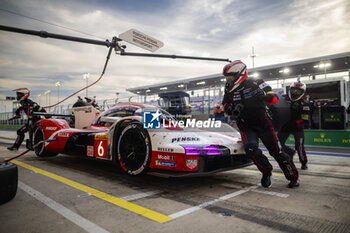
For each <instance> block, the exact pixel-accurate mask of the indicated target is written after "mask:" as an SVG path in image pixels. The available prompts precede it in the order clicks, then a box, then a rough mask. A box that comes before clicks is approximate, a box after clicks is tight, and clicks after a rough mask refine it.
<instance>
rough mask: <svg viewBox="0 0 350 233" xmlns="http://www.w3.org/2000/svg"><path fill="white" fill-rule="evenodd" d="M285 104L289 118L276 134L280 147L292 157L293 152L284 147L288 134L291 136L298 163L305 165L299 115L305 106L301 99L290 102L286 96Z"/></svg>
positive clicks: (305, 158) (301, 122)
mask: <svg viewBox="0 0 350 233" xmlns="http://www.w3.org/2000/svg"><path fill="white" fill-rule="evenodd" d="M285 98H286V101H287V103H289V104H290V110H291V118H290V119H289V121H287V122H286V123H285V124H284V125H283V126H282V128H281V130H280V131H279V132H278V139H279V141H280V143H281V145H282V148H283V150H284V151H285V152H286V153H288V154H290V155H292V154H294V151H293V150H292V149H291V148H289V147H288V146H286V145H285V142H286V140H287V139H288V137H289V135H290V134H293V136H294V141H295V150H296V151H297V152H298V156H299V161H300V163H301V164H302V165H306V163H307V157H306V153H305V147H304V141H305V138H304V123H303V120H302V117H301V115H302V114H303V113H304V110H303V109H304V108H303V107H304V106H305V105H306V103H305V101H304V100H303V99H300V100H297V101H291V100H290V99H289V98H288V96H285Z"/></svg>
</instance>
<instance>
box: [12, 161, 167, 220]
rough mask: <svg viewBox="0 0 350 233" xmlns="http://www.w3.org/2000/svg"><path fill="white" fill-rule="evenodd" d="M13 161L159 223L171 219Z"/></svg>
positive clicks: (17, 162)
mask: <svg viewBox="0 0 350 233" xmlns="http://www.w3.org/2000/svg"><path fill="white" fill-rule="evenodd" d="M12 162H13V163H15V164H17V165H19V166H21V167H24V168H27V169H29V170H31V171H35V172H37V173H39V174H41V175H44V176H47V177H49V178H51V179H54V180H56V181H59V182H61V183H64V184H66V185H69V186H71V187H73V188H76V189H78V190H80V191H83V192H85V193H90V194H91V195H92V196H95V197H97V198H100V199H102V200H104V201H107V202H109V203H112V204H114V205H116V206H119V207H121V208H123V209H126V210H128V211H131V212H134V213H136V214H139V215H142V216H144V217H146V218H149V219H151V220H154V221H156V222H159V223H164V222H168V221H170V220H172V218H171V217H169V216H166V215H164V214H161V213H158V212H156V211H153V210H150V209H147V208H144V207H142V206H139V205H136V204H133V203H131V202H128V201H125V200H123V199H121V198H118V197H115V196H112V195H110V194H107V193H104V192H101V191H99V190H97V189H94V188H91V187H89V186H86V185H83V184H80V183H78V182H75V181H73V180H69V179H67V178H64V177H62V176H59V175H56V174H54V173H51V172H47V171H45V170H42V169H40V168H36V167H33V166H31V165H29V164H25V163H23V162H20V161H18V160H12Z"/></svg>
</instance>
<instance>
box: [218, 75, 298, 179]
mask: <svg viewBox="0 0 350 233" xmlns="http://www.w3.org/2000/svg"><path fill="white" fill-rule="evenodd" d="M228 86H229V85H228V84H226V87H228ZM228 90H229V89H228V88H226V89H225V95H224V99H223V102H222V103H223V105H224V106H225V111H226V113H227V114H229V115H234V117H235V118H236V122H237V125H238V127H239V129H240V132H241V137H242V141H243V143H244V149H245V152H246V154H247V155H248V156H250V157H251V159H252V160H253V162H254V163H255V165H256V166H257V168H258V169H259V170H260V171H261V172H262V173H263V174H271V171H272V165H271V164H270V162H269V160H268V159H267V157H266V156H265V155H264V154H263V153H262V151H261V150H260V149H259V142H258V139H259V138H260V139H261V140H262V142H263V144H264V145H265V147H266V148H267V149H268V151H269V153H270V154H271V155H272V156H273V157H274V158H275V159H276V161H277V162H278V164H279V166H280V167H281V169H282V171H283V173H284V175H285V177H286V178H287V179H288V180H290V181H295V180H297V179H298V171H297V169H296V168H295V165H294V164H293V161H292V160H291V159H290V158H289V156H288V155H287V154H286V153H284V152H282V151H281V149H280V144H279V142H278V137H277V135H276V133H275V130H274V128H273V125H272V123H271V120H270V119H269V117H268V115H267V106H266V104H267V103H269V102H272V101H273V99H274V98H276V96H275V95H273V94H266V93H268V92H271V87H270V86H269V85H268V84H267V83H265V82H264V81H263V80H261V79H257V80H252V79H247V80H245V82H243V83H242V84H241V85H240V86H239V87H238V88H237V90H235V91H233V92H229V91H228ZM237 106H240V107H239V108H237Z"/></svg>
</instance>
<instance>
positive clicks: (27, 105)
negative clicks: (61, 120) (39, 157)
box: [12, 99, 46, 149]
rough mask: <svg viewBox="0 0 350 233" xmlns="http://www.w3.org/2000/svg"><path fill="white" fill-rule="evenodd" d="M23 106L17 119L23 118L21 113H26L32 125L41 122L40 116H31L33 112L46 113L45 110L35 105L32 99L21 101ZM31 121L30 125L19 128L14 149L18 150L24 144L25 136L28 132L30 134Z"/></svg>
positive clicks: (17, 112)
mask: <svg viewBox="0 0 350 233" xmlns="http://www.w3.org/2000/svg"><path fill="white" fill-rule="evenodd" d="M20 104H21V106H20V107H19V108H18V109H17V110H16V113H15V114H16V116H15V118H20V117H21V113H22V112H24V113H25V114H26V115H27V118H28V119H30V118H31V121H32V125H34V123H35V122H37V121H38V120H40V117H39V116H30V114H31V112H30V111H32V112H46V111H45V109H43V108H41V107H40V106H39V105H38V104H37V103H35V102H34V101H32V100H30V99H24V100H22V101H20ZM29 127H30V125H29V120H28V123H26V124H25V125H23V126H22V127H21V128H19V129H18V130H17V138H16V141H15V143H14V144H13V146H12V148H16V149H18V148H19V146H20V145H21V144H22V142H23V140H24V134H25V133H26V132H28V130H29ZM29 137H30V138H31V135H29Z"/></svg>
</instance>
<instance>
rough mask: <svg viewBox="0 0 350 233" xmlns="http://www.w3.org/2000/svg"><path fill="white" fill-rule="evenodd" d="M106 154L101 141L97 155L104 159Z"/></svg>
mask: <svg viewBox="0 0 350 233" xmlns="http://www.w3.org/2000/svg"><path fill="white" fill-rule="evenodd" d="M104 153H105V151H104V149H103V146H102V141H100V144H99V145H98V149H97V154H98V156H100V157H103V155H104Z"/></svg>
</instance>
